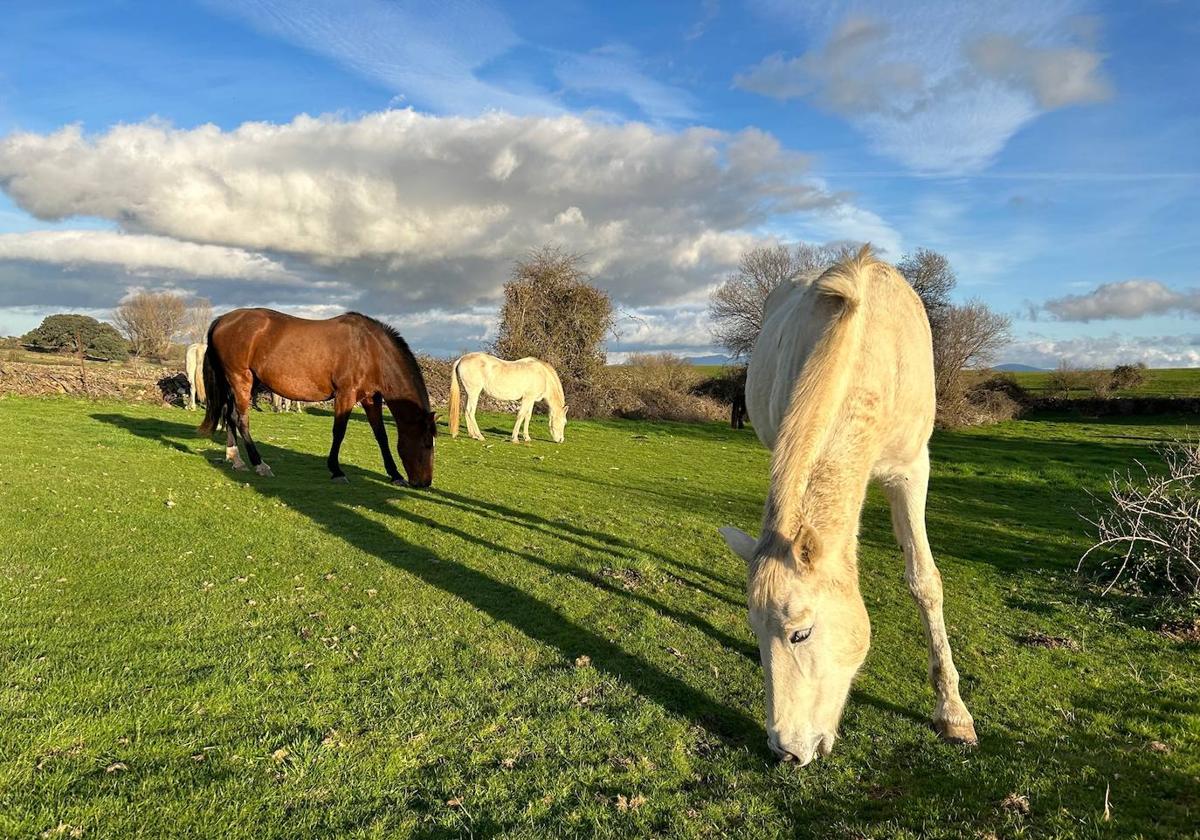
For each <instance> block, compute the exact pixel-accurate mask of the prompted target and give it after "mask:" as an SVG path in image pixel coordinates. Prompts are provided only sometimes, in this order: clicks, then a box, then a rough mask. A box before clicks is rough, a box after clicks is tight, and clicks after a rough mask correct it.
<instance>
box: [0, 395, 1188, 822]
mask: <svg viewBox="0 0 1200 840" xmlns="http://www.w3.org/2000/svg"><path fill="white" fill-rule="evenodd" d="M199 419H200V417H199V414H198V413H188V412H184V411H181V410H177V409H174V410H173V409H161V408H154V407H149V406H141V405H129V404H124V403H115V402H88V401H82V400H71V399H47V400H34V399H20V398H7V399H0V427H2V428H3V429H4V430H5V434H6V438H7V439H6V441H5V450H4V465H5V469H4V471H3V474H2V475H0V534H2V535H3V538H2V540H0V604H2V606H0V656H2V657H3V662H4V666H3V671H2V673H3V677H2V678H0V720H2V725H0V835H3V836H6V837H7V836H12V837H18V836H24V837H35V836H38V835H39V834H41V833H42V832H47V831H49V832H50V834H47V835H46V836H64V837H66V836H74V835H72V834H71V831H73V830H75V829H80V830H82V832H83V833H82V836H84V837H129V836H163V837H188V836H199V835H205V836H217V835H220V836H224V837H230V838H234V837H255V838H262V837H305V836H345V837H383V836H404V835H410V834H411V835H419V836H475V837H485V836H496V835H502V836H512V837H526V836H527V837H534V836H547V835H550V834H553V835H560V836H561V835H574V836H613V837H627V836H631V835H660V836H665V835H671V836H713V835H721V834H727V833H736V834H737V835H738V836H756V837H793V836H808V835H814V834H820V835H821V836H832V837H860V836H870V837H916V836H921V837H961V836H967V837H981V838H982V837H991V836H1002V837H1011V836H1038V837H1044V836H1062V837H1071V836H1080V837H1106V836H1112V837H1118V836H1120V837H1127V836H1144V837H1179V836H1184V835H1189V834H1193V833H1194V832H1195V831H1196V814H1197V813H1200V704H1198V702H1197V698H1198V697H1200V652H1198V651H1197V649H1196V647H1195V646H1194V645H1191V646H1189V645H1188V644H1187V643H1184V642H1180V641H1176V640H1172V639H1169V638H1167V637H1165V636H1163V635H1160V634H1158V633H1156V632H1154V630H1153V628H1150V627H1147V626H1143V624H1144V623H1143V622H1141V621H1140V620H1139V619H1138V617H1137V614H1136V609H1134V608H1132V607H1130V606H1129V605H1125V604H1122V603H1121V602H1119V601H1116V600H1112V599H1106V600H1100V599H1098V598H1096V597H1095V596H1094V595H1092V594H1090V593H1089V592H1088V591H1086V590H1085V589H1083V588H1081V587H1080V585H1079V583H1078V581H1077V579H1076V577H1075V575H1074V573H1073V568H1074V564H1075V561H1076V559H1077V557H1078V556H1079V554H1080V552H1081V551H1082V550H1083V549H1084V548H1085V547H1086V542H1085V534H1084V531H1083V528H1082V524H1081V523H1080V522H1079V521H1078V519H1077V516H1076V511H1077V510H1087V509H1089V505H1090V503H1089V501H1088V497H1087V495H1086V491H1088V490H1093V491H1098V490H1100V489H1101V487H1102V486H1103V483H1104V481H1105V479H1106V476H1107V474H1108V473H1109V472H1110V471H1111V470H1113V469H1116V468H1124V466H1125V465H1127V464H1128V463H1129V462H1130V460H1131V459H1132V458H1134V457H1138V456H1141V455H1144V454H1145V453H1146V449H1147V446H1148V445H1149V444H1150V443H1151V442H1152V441H1154V440H1155V439H1158V438H1160V437H1163V436H1165V435H1170V434H1178V433H1180V432H1182V431H1183V428H1184V423H1185V420H1183V419H1177V418H1155V419H1154V420H1153V421H1131V420H1123V421H1120V422H1117V421H1112V422H1091V423H1079V422H1073V421H1068V420H1063V421H1057V420H1054V419H1046V418H1042V419H1034V420H1028V421H1020V422H1011V423H1007V424H1002V425H1000V426H994V427H989V428H980V429H972V430H965V431H958V432H953V433H938V434H937V435H936V436H935V438H934V442H933V479H932V482H931V491H930V500H929V507H930V509H929V531H930V538H931V542H932V544H933V550H934V554H935V556H936V558H937V560H938V563H939V565H940V568H941V571H942V575H943V579H944V581H945V589H946V617H947V621H948V624H949V627H950V639H951V643H952V644H953V646H954V652H955V660H956V663H957V665H958V667H959V669H960V671H961V672H962V677H963V682H962V689H963V696H964V699H965V700H966V702H967V704H968V706H969V707H970V709H971V711H972V712H973V714H974V716H975V720H976V725H977V727H978V731H979V736H980V739H981V743H980V746H979V747H978V748H976V749H970V748H964V747H955V746H950V745H946V744H942V743H940V742H939V741H938V740H937V739H936V737H935V736H934V734H933V733H932V731H931V730H930V728H929V726H928V724H927V721H928V718H929V715H930V713H931V710H932V703H933V693H932V690H931V689H930V687H929V685H928V682H927V680H926V675H925V670H926V652H925V643H924V639H923V637H922V633H921V629H920V623H919V620H918V616H917V612H916V609H915V607H914V605H913V604H912V603H911V601H910V598H909V595H908V592H907V589H906V587H905V585H904V582H903V577H902V570H903V560H902V557H901V555H900V552H899V549H898V548H897V547H896V545H895V543H894V541H893V538H892V535H891V528H890V524H889V521H888V517H887V513H886V508H885V506H884V504H883V502H882V498H881V496H880V495H879V493H878V492H876V491H872V494H871V496H870V500H869V502H868V505H867V509H866V511H865V514H864V523H863V529H862V554H861V567H862V578H863V590H864V596H865V597H866V600H867V605H868V608H869V609H870V611H871V618H872V623H873V646H872V650H871V653H870V656H869V657H868V659H867V662H866V665H865V666H864V670H863V672H862V674H861V675H860V677H859V679H858V681H857V683H856V687H855V689H854V691H853V692H852V695H851V698H850V702H849V705H848V708H847V712H846V716H845V718H844V720H843V723H842V728H841V733H842V740H841V741H839V743H838V745H837V747H836V749H835V750H834V752H833V754H832V755H831V756H829V757H827V758H824V759H821V760H819V761H817V762H815V763H814V764H812V765H811V766H809V767H808V768H806V769H803V770H798V769H797V768H796V767H794V766H791V765H777V764H776V763H775V762H774V761H773V760H772V758H771V757H770V754H769V752H768V750H767V747H766V743H765V736H764V729H763V709H762V693H763V686H762V677H761V674H760V670H759V668H758V665H757V662H756V657H757V651H756V648H755V645H754V642H753V635H752V633H751V632H750V630H749V628H748V627H747V626H746V607H745V601H744V578H745V572H744V568H743V566H742V564H741V562H740V561H738V560H736V559H735V558H734V557H733V556H732V555H731V554H730V553H729V552H728V551H727V550H726V549H725V547H724V545H723V544H722V543H721V540H720V538H719V537H718V535H717V533H716V528H717V526H719V525H722V524H725V523H730V524H734V525H737V526H739V527H741V528H744V529H746V530H748V531H750V532H752V533H755V534H756V533H757V531H758V523H759V518H760V515H761V509H762V502H763V496H764V493H765V488H766V480H767V475H766V473H767V463H768V454H767V452H766V451H765V450H764V449H762V447H760V446H759V444H758V442H757V440H756V439H755V437H754V434H753V432H752V431H751V430H749V429H747V430H745V431H741V432H737V431H733V430H731V429H729V428H728V427H724V426H721V425H719V424H712V425H683V424H665V423H664V424H652V423H635V422H630V421H594V422H571V423H569V425H568V426H567V430H566V439H567V440H566V443H565V444H564V445H562V446H556V445H554V444H552V443H550V442H549V441H548V439H547V433H546V421H545V417H544V416H543V415H538V416H537V417H535V418H534V421H533V424H532V429H533V434H534V442H533V444H532V445H528V446H527V445H512V444H510V443H508V442H507V441H506V440H505V439H504V438H505V437H506V436H507V435H508V434H509V432H510V430H511V427H512V416H511V415H486V414H482V413H481V414H480V425H481V426H482V428H483V430H484V431H485V433H487V434H488V440H487V442H486V443H480V442H477V441H474V440H471V439H469V438H460V439H458V440H451V439H450V438H449V436H448V435H446V434H445V428H444V426H443V428H442V432H443V434H442V435H441V437H439V439H438V444H437V452H438V454H437V463H436V473H435V480H434V486H433V488H431V489H428V490H422V491H416V490H410V489H407V488H396V487H392V486H390V485H389V484H388V483H387V482H386V477H385V476H384V475H383V473H382V470H381V468H380V464H379V453H378V450H377V448H376V445H375V442H374V440H373V438H372V436H371V434H370V430H369V428H368V426H367V424H366V422H365V419H364V417H363V415H362V413H361V412H359V411H356V413H355V414H354V417H353V419H352V421H351V423H350V431H349V434H348V436H347V439H346V443H345V446H344V448H343V449H342V463H343V467H344V469H345V470H346V473H347V475H348V476H349V479H350V484H348V485H333V484H331V483H330V481H329V478H328V471H327V470H326V468H325V463H324V461H325V454H326V450H327V447H328V441H329V434H330V418H329V417H328V416H327V415H321V414H319V413H313V414H309V415H271V414H267V413H263V414H256V415H255V416H254V424H255V437H256V439H257V441H258V442H259V445H260V447H261V449H262V451H263V455H264V457H265V458H266V460H267V461H268V462H269V463H270V464H271V465H272V467H273V468H274V470H275V472H276V477H275V478H261V477H259V476H257V475H254V474H253V473H236V474H235V473H232V472H231V471H230V470H228V469H227V468H226V467H225V466H224V465H223V464H221V463H220V460H219V459H220V458H221V457H222V455H223V447H222V445H220V444H218V443H217V442H213V441H208V440H204V439H200V438H197V437H196V435H195V432H194V427H195V426H196V424H197V423H198V422H199ZM389 429H390V431H389V434H392V435H394V429H391V427H390V422H389ZM1038 633H1041V634H1045V636H1046V637H1055V638H1060V639H1061V640H1062V641H1061V643H1059V644H1053V645H1052V646H1050V647H1045V646H1042V645H1040V644H1037V643H1031V640H1032V641H1033V642H1036V640H1037V639H1038V638H1040V637H1037V636H1031V634H1038ZM1106 790H1107V799H1108V803H1109V814H1108V817H1109V818H1108V819H1107V820H1106V819H1105V800H1106ZM56 832H57V833H56Z"/></svg>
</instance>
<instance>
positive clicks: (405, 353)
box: [346, 312, 429, 410]
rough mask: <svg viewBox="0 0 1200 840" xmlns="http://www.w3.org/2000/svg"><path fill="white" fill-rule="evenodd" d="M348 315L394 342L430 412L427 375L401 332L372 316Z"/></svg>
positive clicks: (352, 313) (354, 313) (358, 313)
mask: <svg viewBox="0 0 1200 840" xmlns="http://www.w3.org/2000/svg"><path fill="white" fill-rule="evenodd" d="M346 314H347V315H354V316H355V317H357V318H362V319H363V320H364V321H366V322H367V323H369V324H371V325H373V326H375V327H378V328H379V329H380V330H382V331H383V333H384V335H386V336H387V337H388V338H390V339H391V340H392V344H393V345H395V347H396V352H397V353H399V354H400V359H401V361H402V362H403V363H404V364H406V365H407V366H408V370H409V372H410V373H411V374H412V377H413V380H414V381H415V383H416V384H417V385H418V386H419V387H420V391H421V393H422V394H424V395H425V409H426V410H428V409H429V390H428V389H427V388H426V387H425V374H423V373H422V372H421V365H420V364H419V363H418V362H417V357H416V356H415V355H414V354H413V351H412V350H411V349H410V348H409V346H408V342H407V341H405V340H404V336H402V335H400V331H399V330H397V329H396V328H395V327H393V326H392V325H391V324H389V323H387V322H386V321H380V320H379V319H378V318H372V317H371V316H370V315H364V314H362V313H361V312H347V313H346Z"/></svg>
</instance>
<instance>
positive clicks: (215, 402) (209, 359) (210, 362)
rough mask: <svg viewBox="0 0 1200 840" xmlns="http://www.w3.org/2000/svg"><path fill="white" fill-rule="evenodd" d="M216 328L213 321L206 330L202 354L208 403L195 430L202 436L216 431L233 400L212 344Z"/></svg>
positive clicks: (215, 347)
mask: <svg viewBox="0 0 1200 840" xmlns="http://www.w3.org/2000/svg"><path fill="white" fill-rule="evenodd" d="M216 326H217V322H216V321H213V323H212V326H210V327H209V328H208V350H207V351H205V353H204V390H205V391H207V392H208V401H207V402H206V403H205V404H204V422H203V423H201V424H200V428H199V429H197V430H196V432H197V433H198V434H201V435H204V436H208V435H211V434H212V433H213V432H214V431H216V428H217V424H218V423H220V422H221V415H223V414H224V413H225V410H226V406H228V405H229V404H230V401H231V400H232V399H233V392H232V389H230V387H229V380H228V379H226V378H225V365H223V364H222V363H221V357H220V355H219V354H218V353H217V346H216V345H215V344H213V328H214V327H216ZM231 428H232V427H231Z"/></svg>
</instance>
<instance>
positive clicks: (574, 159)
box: [0, 110, 899, 312]
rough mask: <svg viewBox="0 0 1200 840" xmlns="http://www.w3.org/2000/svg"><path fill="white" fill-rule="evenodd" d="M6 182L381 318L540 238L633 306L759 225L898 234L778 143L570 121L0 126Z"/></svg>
mask: <svg viewBox="0 0 1200 840" xmlns="http://www.w3.org/2000/svg"><path fill="white" fill-rule="evenodd" d="M0 188H3V189H4V190H5V191H6V192H7V193H8V195H9V196H10V197H11V198H12V200H13V201H14V202H16V203H17V204H18V205H19V206H20V207H21V208H22V209H24V210H26V211H27V212H29V213H31V214H33V215H34V216H36V217H38V218H39V219H42V220H59V219H64V218H69V217H74V216H85V217H98V218H102V219H108V220H111V221H113V222H115V223H116V224H118V225H119V226H121V227H122V228H123V229H124V230H126V231H128V232H130V233H134V234H141V235H152V236H156V237H170V238H171V239H175V240H180V241H181V242H189V243H198V244H200V245H210V246H218V247H220V248H224V249H240V253H243V254H245V255H246V256H245V257H244V259H247V260H250V261H251V263H254V264H260V265H264V266H267V265H268V264H269V265H275V264H280V265H286V266H287V269H288V270H289V271H291V272H293V273H295V274H297V275H298V276H304V277H307V278H310V279H311V278H312V277H314V276H316V277H318V278H319V279H324V280H327V281H328V280H336V281H337V282H339V283H341V284H342V287H341V288H342V292H345V291H346V290H353V291H355V292H357V293H358V294H359V295H360V298H359V300H358V302H357V304H356V305H360V306H362V307H363V308H366V309H370V310H372V311H384V312H388V311H404V310H406V309H414V310H416V309H420V310H425V309H431V308H439V307H440V308H444V309H453V310H458V309H462V308H464V307H470V306H473V305H480V304H487V303H492V302H494V301H495V300H496V298H497V294H498V292H499V289H500V286H501V284H502V282H503V280H504V279H505V277H506V275H507V272H508V267H509V266H510V265H511V261H512V260H513V259H514V258H515V257H518V256H520V255H521V254H522V253H524V252H525V251H526V250H527V249H528V248H530V247H534V246H537V245H540V244H542V243H545V242H557V243H560V244H562V245H563V246H565V247H566V248H569V249H572V250H575V251H579V252H582V253H584V254H586V255H587V259H588V261H589V266H590V268H591V270H593V271H594V272H595V274H596V276H597V279H598V281H599V282H601V283H602V284H603V285H604V286H605V287H606V288H608V289H609V291H610V292H612V293H613V295H614V297H615V298H616V299H617V300H618V301H619V302H621V303H623V304H625V305H631V306H646V305H652V304H663V303H668V302H672V301H675V300H679V299H683V298H686V297H687V296H689V295H693V294H695V293H696V291H697V290H698V289H703V288H706V287H707V286H708V285H710V284H711V282H712V281H713V279H714V278H716V277H719V276H720V275H721V274H723V273H724V271H725V270H727V269H728V267H729V266H730V265H731V264H732V263H733V262H735V261H736V259H737V255H738V253H739V252H740V251H741V250H742V248H743V247H745V246H746V245H747V244H750V243H751V242H752V241H753V240H754V238H755V237H757V236H759V235H760V234H761V233H762V232H764V231H766V230H767V229H770V228H776V229H778V228H780V227H784V226H787V225H789V224H794V225H795V226H796V227H797V228H800V227H805V226H807V227H808V228H809V229H813V230H829V231H831V232H833V233H832V235H834V236H836V237H837V238H853V239H868V238H869V239H872V240H875V241H880V242H881V244H884V246H885V247H887V248H888V249H889V251H890V250H892V249H893V248H895V249H897V251H898V243H899V237H898V235H896V234H895V232H894V231H892V230H891V229H890V228H889V227H888V226H887V225H885V224H884V223H883V222H882V221H881V220H880V219H879V218H878V217H877V216H874V215H873V214H871V213H869V212H868V211H865V210H862V209H860V208H857V207H855V206H853V205H852V204H850V203H849V202H848V201H847V199H845V198H844V197H841V196H837V195H835V194H833V193H832V192H831V191H830V190H829V189H828V188H827V187H826V186H825V185H824V184H823V183H822V182H821V181H819V180H818V179H815V178H812V177H811V176H809V175H808V172H807V159H806V158H805V157H804V156H802V155H799V154H796V153H794V152H790V151H787V150H784V149H782V148H781V147H780V146H779V144H778V142H777V141H776V140H775V139H774V138H773V137H771V136H770V135H767V134H764V133H762V132H759V131H756V130H747V131H743V132H740V133H737V134H725V133H722V132H717V131H714V130H711V129H704V128H695V129H689V130H685V131H679V132H672V131H666V130H655V129H653V128H650V127H648V126H646V125H643V124H638V123H629V124H624V125H619V126H616V125H605V124H598V123H594V122H589V121H586V120H583V119H580V118H577V117H565V116H562V117H552V118H550V117H542V118H535V117H517V116H512V115H508V114H489V115H486V116H483V117H477V118H462V117H436V116H429V115H423V114H419V113H416V112H414V111H411V110H404V111H387V112H382V113H376V114H368V115H365V116H363V117H361V118H358V119H354V120H345V119H336V118H329V117H326V118H313V117H308V116H300V117H297V118H296V119H295V120H293V121H292V122H290V123H286V124H271V123H247V124H245V125H242V126H240V127H239V128H236V129H234V130H230V131H223V130H221V129H219V128H217V127H216V126H211V125H208V126H201V127H199V128H195V129H190V130H182V129H174V128H171V127H170V126H167V125H164V124H161V123H156V122H147V123H141V124H133V125H119V126H116V127H114V128H112V129H111V130H109V131H107V132H105V133H103V134H100V135H98V136H91V137H89V136H85V135H84V134H83V132H82V131H81V130H80V129H79V128H78V127H76V126H70V127H66V128H63V129H61V130H59V131H56V132H53V133H50V134H35V133H19V134H12V135H9V136H7V137H4V138H0ZM204 253H209V252H204ZM234 253H235V251H234V250H230V251H229V256H231V257H232V255H233V254H234ZM259 254H263V255H266V256H263V257H258V255H259ZM256 260H263V261H265V262H263V263H255V261H256ZM259 279H264V278H262V277H260V278H259ZM26 285H27V286H28V285H29V284H26ZM322 295H325V296H326V297H327V293H325V292H321V293H320V294H313V295H311V296H310V298H309V300H308V301H307V302H310V303H322V302H328V300H327V299H326V300H321V299H320V297H321V296H322ZM0 297H3V296H0ZM6 302H7V303H12V304H19V303H30V302H36V301H28V300H8V301H4V300H0V305H3V304H4V303H6ZM290 302H291V303H294V304H296V303H302V302H306V301H303V300H299V299H293V300H291V301H290Z"/></svg>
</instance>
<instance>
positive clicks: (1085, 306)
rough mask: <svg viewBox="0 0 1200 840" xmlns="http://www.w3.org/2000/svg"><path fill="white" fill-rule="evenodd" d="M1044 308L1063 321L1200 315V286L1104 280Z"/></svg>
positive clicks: (1049, 302) (1055, 300)
mask: <svg viewBox="0 0 1200 840" xmlns="http://www.w3.org/2000/svg"><path fill="white" fill-rule="evenodd" d="M1042 308H1043V309H1045V310H1046V311H1047V312H1049V313H1050V314H1051V315H1053V316H1054V317H1056V318H1058V319H1059V320H1060V321H1107V320H1110V319H1114V318H1127V319H1132V318H1142V317H1145V316H1147V315H1166V314H1171V313H1180V314H1191V315H1197V314H1200V289H1188V290H1184V291H1180V290H1176V289H1171V288H1169V287H1168V286H1165V285H1163V284H1162V283H1160V282H1158V281H1157V280H1122V281H1120V282H1116V283H1104V284H1102V285H1100V286H1097V287H1096V288H1095V289H1093V290H1092V291H1090V292H1087V293H1086V294H1081V295H1067V296H1065V297H1060V298H1054V299H1052V300H1048V301H1046V302H1045V303H1044V304H1043V305H1042Z"/></svg>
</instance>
